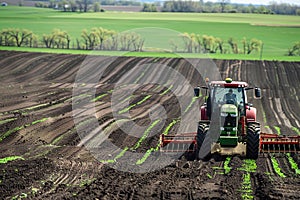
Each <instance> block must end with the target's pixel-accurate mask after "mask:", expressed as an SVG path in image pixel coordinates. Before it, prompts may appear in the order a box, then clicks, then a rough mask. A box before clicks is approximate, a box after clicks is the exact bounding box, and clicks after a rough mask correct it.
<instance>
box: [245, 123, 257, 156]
mask: <svg viewBox="0 0 300 200" xmlns="http://www.w3.org/2000/svg"><path fill="white" fill-rule="evenodd" d="M259 138H260V126H259V124H250V125H249V126H248V130H247V148H246V157H247V158H249V159H257V158H258V154H259Z"/></svg>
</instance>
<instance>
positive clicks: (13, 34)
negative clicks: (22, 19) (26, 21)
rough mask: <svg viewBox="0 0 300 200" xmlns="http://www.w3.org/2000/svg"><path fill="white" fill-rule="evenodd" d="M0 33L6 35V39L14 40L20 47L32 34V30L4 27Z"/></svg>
mask: <svg viewBox="0 0 300 200" xmlns="http://www.w3.org/2000/svg"><path fill="white" fill-rule="evenodd" d="M2 34H3V35H5V36H6V39H7V40H12V41H14V42H15V44H16V45H17V46H18V47H20V46H21V45H22V44H23V42H24V41H25V40H26V39H27V38H29V37H31V35H32V34H33V33H32V31H30V30H27V29H23V30H20V29H14V28H9V29H4V30H3V31H2Z"/></svg>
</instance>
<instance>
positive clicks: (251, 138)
mask: <svg viewBox="0 0 300 200" xmlns="http://www.w3.org/2000/svg"><path fill="white" fill-rule="evenodd" d="M201 89H204V90H205V103H204V104H203V105H202V106H201V108H200V121H199V122H198V130H197V132H195V133H183V134H177V135H161V136H160V150H161V151H162V152H177V153H178V152H184V155H185V156H186V157H187V158H188V159H204V158H206V157H209V155H211V154H213V153H218V154H221V155H235V154H238V155H244V156H246V157H247V158H249V159H257V158H258V156H259V153H264V152H269V153H271V152H273V153H274V152H279V153H286V152H294V153H297V152H299V150H300V137H299V136H281V135H280V136H279V135H277V134H269V133H262V132H261V130H260V123H259V122H257V119H256V114H257V110H256V108H254V107H253V105H252V104H251V103H249V102H248V101H247V91H249V90H254V97H255V98H261V89H260V88H258V87H254V88H253V87H249V85H248V83H246V82H242V81H233V80H232V79H231V78H226V79H225V80H224V81H211V82H209V81H207V84H206V86H202V87H196V88H194V94H195V96H196V97H199V96H200V92H201Z"/></svg>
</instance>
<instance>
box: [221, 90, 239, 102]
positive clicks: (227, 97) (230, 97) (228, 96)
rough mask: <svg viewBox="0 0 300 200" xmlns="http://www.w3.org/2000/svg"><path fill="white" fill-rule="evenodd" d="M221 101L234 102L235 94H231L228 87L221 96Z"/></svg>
mask: <svg viewBox="0 0 300 200" xmlns="http://www.w3.org/2000/svg"><path fill="white" fill-rule="evenodd" d="M223 102H225V103H228V104H235V103H236V94H233V90H232V89H229V91H228V93H226V94H225V95H224V97H223Z"/></svg>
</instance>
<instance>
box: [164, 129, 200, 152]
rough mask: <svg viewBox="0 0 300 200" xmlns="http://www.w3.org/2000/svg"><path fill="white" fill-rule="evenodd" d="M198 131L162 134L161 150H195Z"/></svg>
mask: <svg viewBox="0 0 300 200" xmlns="http://www.w3.org/2000/svg"><path fill="white" fill-rule="evenodd" d="M196 136H197V133H184V134H180V135H161V136H160V150H161V151H163V152H194V151H195V149H196V148H197V139H196Z"/></svg>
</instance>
